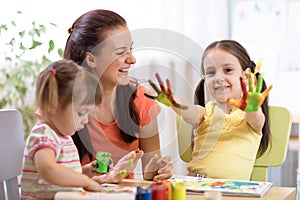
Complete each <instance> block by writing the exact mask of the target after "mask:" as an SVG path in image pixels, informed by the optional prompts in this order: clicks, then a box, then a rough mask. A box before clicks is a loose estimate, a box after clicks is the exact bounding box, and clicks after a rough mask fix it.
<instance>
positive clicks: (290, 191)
mask: <svg viewBox="0 0 300 200" xmlns="http://www.w3.org/2000/svg"><path fill="white" fill-rule="evenodd" d="M229 199H230V200H259V199H260V200H295V199H296V188H291V187H272V188H271V189H270V190H269V191H268V192H267V193H266V194H265V195H264V196H263V197H260V198H259V197H232V196H222V200H229ZM186 200H206V199H205V197H204V196H202V195H187V196H186Z"/></svg>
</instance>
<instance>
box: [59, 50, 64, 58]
mask: <svg viewBox="0 0 300 200" xmlns="http://www.w3.org/2000/svg"><path fill="white" fill-rule="evenodd" d="M57 53H58V55H59V56H60V57H63V53H64V51H63V49H62V48H59V49H58V50H57Z"/></svg>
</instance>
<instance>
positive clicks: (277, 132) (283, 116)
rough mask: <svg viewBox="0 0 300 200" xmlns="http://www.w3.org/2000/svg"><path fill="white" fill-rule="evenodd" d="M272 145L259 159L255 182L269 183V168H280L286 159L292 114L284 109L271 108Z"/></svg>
mask: <svg viewBox="0 0 300 200" xmlns="http://www.w3.org/2000/svg"><path fill="white" fill-rule="evenodd" d="M269 116H270V129H271V144H270V145H269V147H268V149H267V151H266V152H265V153H264V154H263V155H262V156H261V157H260V158H257V159H256V161H255V164H254V168H253V171H252V175H251V180H253V181H267V180H268V167H275V166H280V165H282V164H283V163H284V161H285V159H286V154H287V149H288V144H289V139H290V132H291V126H292V114H291V112H290V111H289V110H288V109H287V108H284V107H280V106H269Z"/></svg>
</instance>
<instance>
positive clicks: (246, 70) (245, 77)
mask: <svg viewBox="0 0 300 200" xmlns="http://www.w3.org/2000/svg"><path fill="white" fill-rule="evenodd" d="M250 73H251V69H250V68H249V67H248V68H247V69H245V70H244V71H243V81H244V82H245V83H247V84H248V79H249V75H250Z"/></svg>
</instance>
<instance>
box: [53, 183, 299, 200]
mask: <svg viewBox="0 0 300 200" xmlns="http://www.w3.org/2000/svg"><path fill="white" fill-rule="evenodd" d="M152 183H153V182H152V181H136V180H131V179H125V180H123V181H122V182H121V183H120V185H123V186H149V185H151V184H152ZM59 193H60V192H59ZM61 194H63V192H61ZM74 194H75V193H74ZM71 196H72V195H71ZM75 196H76V198H67V199H76V200H79V199H80V200H81V199H86V197H84V196H82V197H80V195H75ZM66 197H70V195H67V196H62V195H61V196H60V198H56V200H65V199H66ZM91 199H95V197H94V198H91ZM295 199H296V188H292V187H272V188H270V190H269V191H267V192H266V194H265V195H264V196H263V197H233V196H222V200H295ZM186 200H207V199H206V198H205V197H204V195H203V194H187V195H186Z"/></svg>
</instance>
